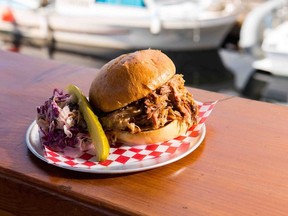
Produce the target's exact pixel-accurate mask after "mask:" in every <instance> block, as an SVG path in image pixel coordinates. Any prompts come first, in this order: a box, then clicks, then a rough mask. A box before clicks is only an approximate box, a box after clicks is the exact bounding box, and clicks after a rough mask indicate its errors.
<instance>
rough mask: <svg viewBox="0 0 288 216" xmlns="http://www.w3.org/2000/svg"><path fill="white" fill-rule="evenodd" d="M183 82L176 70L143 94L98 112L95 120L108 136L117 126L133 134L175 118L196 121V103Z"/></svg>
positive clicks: (163, 124) (162, 124) (187, 121)
mask: <svg viewBox="0 0 288 216" xmlns="http://www.w3.org/2000/svg"><path fill="white" fill-rule="evenodd" d="M184 82H185V81H184V79H183V76H182V75H180V74H176V75H174V76H173V77H172V78H171V79H170V80H169V81H168V82H167V83H165V84H164V85H163V86H161V87H160V88H158V89H156V90H154V91H153V92H152V93H150V94H149V95H148V96H146V97H145V98H142V99H140V100H138V101H135V102H133V103H131V104H129V105H127V106H126V107H123V108H121V109H118V110H116V111H113V112H111V113H108V114H103V115H104V116H101V115H100V118H99V120H100V122H101V124H102V126H103V128H104V130H105V132H106V133H107V134H108V135H112V136H113V132H112V131H117V130H118V131H129V132H130V133H132V134H134V133H138V132H141V131H147V130H154V129H158V128H161V127H163V126H165V125H166V124H168V123H170V122H171V121H173V120H176V119H178V120H181V119H182V120H184V122H186V123H188V124H191V125H192V124H196V122H197V119H196V116H197V112H198V107H197V104H196V103H195V102H194V100H193V97H192V95H191V94H190V92H188V90H187V89H186V88H185V86H184ZM109 131H110V132H109ZM109 133H112V134H109Z"/></svg>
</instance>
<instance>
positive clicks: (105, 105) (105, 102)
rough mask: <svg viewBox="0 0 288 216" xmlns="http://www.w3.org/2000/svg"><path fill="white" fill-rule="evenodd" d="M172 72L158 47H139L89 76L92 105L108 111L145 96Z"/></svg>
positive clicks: (171, 75)
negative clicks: (140, 48) (138, 49)
mask: <svg viewBox="0 0 288 216" xmlns="http://www.w3.org/2000/svg"><path fill="white" fill-rule="evenodd" d="M175 72H176V68H175V65H174V63H173V62H172V60H171V59H170V58H169V57H168V56H167V55H165V54H164V53H162V52H161V51H160V50H152V49H148V50H140V51H136V52H133V53H129V54H124V55H121V56H119V57H117V58H115V59H113V60H111V61H110V62H108V63H107V64H105V65H104V66H103V67H102V68H101V69H100V71H99V73H97V75H96V77H95V79H94V80H93V82H92V84H91V87H90V91H89V101H90V103H91V105H92V107H94V108H97V109H99V110H101V111H103V112H111V111H114V110H117V109H120V108H122V107H125V106H126V105H128V104H130V103H132V102H134V101H137V100H139V99H141V98H143V97H146V96H147V95H148V94H150V93H151V92H152V91H153V90H155V89H157V88H159V87H160V86H162V85H163V84H164V83H166V82H167V81H168V80H169V79H171V78H172V77H173V76H174V75H175Z"/></svg>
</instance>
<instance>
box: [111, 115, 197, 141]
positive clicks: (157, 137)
mask: <svg viewBox="0 0 288 216" xmlns="http://www.w3.org/2000/svg"><path fill="white" fill-rule="evenodd" d="M191 126H192V125H189V124H187V123H184V122H183V121H178V120H174V121H172V122H171V123H169V124H167V125H166V126H164V127H161V128H159V129H156V130H149V131H143V132H139V133H135V134H131V133H129V132H124V131H123V132H119V133H117V140H118V141H120V142H122V143H125V144H128V145H141V144H155V143H157V142H164V141H168V140H171V139H174V138H176V137H178V136H180V135H182V134H185V133H186V132H187V130H188V129H189V128H190V127H191Z"/></svg>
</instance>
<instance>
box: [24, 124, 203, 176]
mask: <svg viewBox="0 0 288 216" xmlns="http://www.w3.org/2000/svg"><path fill="white" fill-rule="evenodd" d="M196 132H197V133H195V130H194V129H193V130H190V131H188V132H187V134H185V135H183V136H181V137H178V138H175V139H174V140H172V141H168V142H164V143H160V144H159V143H158V144H157V145H156V144H152V145H141V146H133V147H131V146H124V145H123V146H120V147H111V149H110V154H109V157H108V158H107V160H106V161H104V162H100V163H98V162H96V161H95V160H94V159H95V158H93V152H92V153H91V154H88V153H84V155H85V157H84V156H83V157H80V158H67V157H65V156H63V155H60V154H58V153H57V152H50V153H52V154H50V153H49V152H48V153H47V152H45V153H44V149H43V147H42V145H41V144H40V137H39V133H38V125H37V124H36V122H35V121H34V122H33V123H32V124H31V125H30V126H29V128H28V130H27V133H26V143H27V146H28V148H29V150H30V151H31V152H32V153H33V154H34V155H35V156H36V157H38V158H39V159H41V160H43V161H45V162H47V163H50V164H52V165H54V166H58V167H61V168H64V169H69V170H74V171H79V172H89V173H103V174H115V173H130V172H138V171H143V170H148V169H153V168H157V167H161V166H164V165H167V164H170V163H173V162H175V161H177V160H180V159H181V158H183V157H185V156H187V155H188V154H190V153H191V152H193V151H194V150H195V149H196V148H197V147H198V146H199V145H200V144H201V143H202V141H203V139H204V137H205V134H206V127H205V124H202V125H201V128H199V131H196ZM47 155H48V156H47ZM55 155H56V156H55ZM89 155H90V156H89ZM87 157H88V158H87ZM93 160H94V161H93ZM59 161H60V162H59ZM75 164H77V165H75Z"/></svg>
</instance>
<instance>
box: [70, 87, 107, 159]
mask: <svg viewBox="0 0 288 216" xmlns="http://www.w3.org/2000/svg"><path fill="white" fill-rule="evenodd" d="M68 93H69V94H71V95H73V97H75V99H76V100H77V103H78V105H79V110H80V112H81V113H82V115H83V117H84V120H85V121H86V124H87V127H88V131H89V133H90V136H91V139H92V142H93V145H94V147H95V151H96V159H97V161H105V160H106V159H107V157H108V155H109V151H110V145H109V142H108V139H107V137H106V135H105V132H104V130H103V128H102V125H101V123H100V122H99V120H98V117H97V116H96V115H95V113H94V112H93V110H92V107H91V105H90V104H89V102H88V100H87V98H86V97H85V96H84V95H83V93H82V92H81V90H80V89H79V88H78V87H77V86H75V85H69V86H68Z"/></svg>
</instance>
